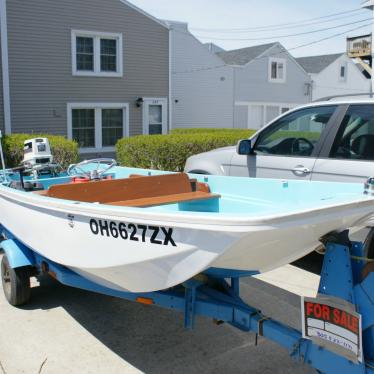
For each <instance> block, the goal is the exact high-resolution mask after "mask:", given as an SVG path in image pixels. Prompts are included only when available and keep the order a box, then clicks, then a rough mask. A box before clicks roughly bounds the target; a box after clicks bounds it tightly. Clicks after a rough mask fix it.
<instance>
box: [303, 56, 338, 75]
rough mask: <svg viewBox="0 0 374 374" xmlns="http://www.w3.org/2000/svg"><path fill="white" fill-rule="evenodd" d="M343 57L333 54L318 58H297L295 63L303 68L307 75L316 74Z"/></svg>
mask: <svg viewBox="0 0 374 374" xmlns="http://www.w3.org/2000/svg"><path fill="white" fill-rule="evenodd" d="M342 55H344V53H335V54H333V55H320V56H309V57H299V58H297V59H296V61H297V62H298V63H299V64H300V65H301V66H302V67H303V68H304V70H305V71H306V72H307V73H310V74H318V73H320V72H321V71H322V70H324V69H325V68H327V67H328V66H329V65H331V64H332V63H333V62H334V61H335V60H337V59H338V58H339V57H341V56H342Z"/></svg>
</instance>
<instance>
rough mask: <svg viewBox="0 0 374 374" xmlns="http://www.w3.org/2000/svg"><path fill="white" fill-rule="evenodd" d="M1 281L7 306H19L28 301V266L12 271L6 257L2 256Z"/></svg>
mask: <svg viewBox="0 0 374 374" xmlns="http://www.w3.org/2000/svg"><path fill="white" fill-rule="evenodd" d="M1 280H2V284H3V291H4V295H5V298H6V299H7V300H8V302H9V304H11V305H13V306H19V305H22V304H25V303H27V302H28V301H29V299H30V296H31V288H30V269H29V267H28V266H23V267H20V268H16V269H12V268H11V267H10V265H9V261H8V258H7V256H6V255H4V256H3V258H2V261H1Z"/></svg>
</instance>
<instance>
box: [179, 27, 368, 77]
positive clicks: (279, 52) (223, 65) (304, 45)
mask: <svg viewBox="0 0 374 374" xmlns="http://www.w3.org/2000/svg"><path fill="white" fill-rule="evenodd" d="M371 25H372V23H367V24H365V25H361V26H358V27H354V28H352V29H350V30H346V31H344V32H341V33H338V34H334V35H330V36H327V37H325V38H322V39H318V40H314V41H312V42H309V43H304V44H300V45H298V46H296V47H292V48H287V49H286V48H284V47H283V49H282V50H281V51H278V52H276V53H273V54H270V55H265V56H259V57H255V58H254V59H253V60H251V61H250V62H252V61H254V60H261V59H264V58H266V59H267V58H269V57H274V56H279V55H280V54H282V53H284V52H289V51H294V50H295V49H300V48H304V47H308V46H310V45H313V44H318V43H321V42H324V41H326V40H329V39H333V38H337V37H338V36H342V35H346V34H347V33H349V32H352V31H356V30H360V29H363V28H364V27H367V26H371ZM174 31H175V32H177V31H176V30H174ZM178 32H179V33H182V34H186V35H190V36H192V35H191V34H190V33H186V32H181V31H178ZM228 66H230V65H229V64H221V65H216V66H210V67H204V68H198V69H191V70H184V71H173V72H172V74H188V73H195V72H199V71H207V70H216V69H220V68H223V67H228Z"/></svg>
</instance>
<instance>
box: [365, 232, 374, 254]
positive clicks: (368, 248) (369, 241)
mask: <svg viewBox="0 0 374 374" xmlns="http://www.w3.org/2000/svg"><path fill="white" fill-rule="evenodd" d="M364 256H365V257H366V258H370V259H374V227H372V228H371V229H370V231H369V234H368V235H367V237H366V239H365V242H364Z"/></svg>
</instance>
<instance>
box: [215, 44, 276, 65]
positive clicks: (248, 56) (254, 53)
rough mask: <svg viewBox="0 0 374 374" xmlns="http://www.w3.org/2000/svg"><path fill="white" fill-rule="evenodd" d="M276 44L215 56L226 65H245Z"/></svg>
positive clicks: (235, 50)
mask: <svg viewBox="0 0 374 374" xmlns="http://www.w3.org/2000/svg"><path fill="white" fill-rule="evenodd" d="M276 44H278V43H277V42H275V43H268V44H261V45H255V46H253V47H247V48H240V49H234V50H232V51H224V52H218V53H217V55H218V56H219V57H221V58H222V60H223V61H224V62H225V63H226V64H228V65H246V64H248V62H250V61H252V60H254V59H255V58H256V57H258V56H260V55H261V54H263V53H264V52H265V51H267V50H268V49H270V48H271V47H273V46H275V45H276Z"/></svg>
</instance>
